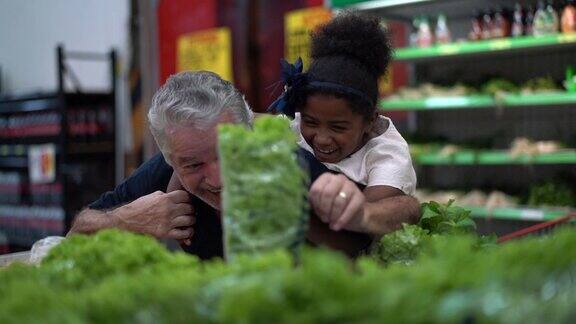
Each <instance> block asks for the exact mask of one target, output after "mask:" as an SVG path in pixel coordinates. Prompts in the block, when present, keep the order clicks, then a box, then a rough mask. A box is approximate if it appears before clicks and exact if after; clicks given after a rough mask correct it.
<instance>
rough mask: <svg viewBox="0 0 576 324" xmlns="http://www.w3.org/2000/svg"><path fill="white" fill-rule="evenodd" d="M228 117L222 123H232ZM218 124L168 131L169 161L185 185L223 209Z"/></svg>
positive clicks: (195, 193)
mask: <svg viewBox="0 0 576 324" xmlns="http://www.w3.org/2000/svg"><path fill="white" fill-rule="evenodd" d="M233 122H234V120H233V118H232V117H231V116H230V115H228V114H226V115H222V116H221V117H220V119H219V120H218V124H219V123H233ZM216 126H217V124H216V125H212V126H211V127H209V128H207V129H195V128H192V127H182V126H180V127H178V126H176V127H169V128H167V129H166V137H167V139H168V143H167V144H168V148H169V150H170V153H169V155H170V160H171V161H172V166H173V168H174V171H175V172H176V174H177V175H178V178H179V179H180V182H181V183H182V186H183V187H184V188H185V189H186V190H187V191H188V192H190V193H192V194H193V195H195V196H197V197H198V198H200V199H202V200H203V201H204V202H206V203H207V204H209V205H210V206H212V207H214V208H216V209H218V210H220V192H221V191H222V182H221V181H220V169H219V168H220V166H219V163H218V152H217V133H216Z"/></svg>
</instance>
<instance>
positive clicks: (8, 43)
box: [0, 0, 129, 94]
mask: <svg viewBox="0 0 576 324" xmlns="http://www.w3.org/2000/svg"><path fill="white" fill-rule="evenodd" d="M128 19H129V1H128V0H0V66H1V67H2V75H3V76H2V78H3V88H4V93H5V94H27V93H31V92H38V91H42V92H47V91H54V90H56V87H57V80H56V79H57V78H56V54H55V53H56V45H57V44H58V43H62V44H64V47H65V49H68V50H75V51H95V52H106V51H108V50H110V49H111V48H112V47H114V48H116V49H117V50H118V52H119V54H120V58H121V63H124V64H126V62H127V60H126V59H127V57H128V56H127V51H128V45H129V20H128ZM71 65H72V67H73V70H74V71H75V72H76V74H77V75H78V78H79V79H80V83H81V84H82V85H83V86H84V87H86V88H87V89H90V90H94V89H105V88H106V87H107V86H108V85H109V82H108V69H107V66H106V65H104V64H102V63H101V64H95V63H90V64H87V63H84V64H71Z"/></svg>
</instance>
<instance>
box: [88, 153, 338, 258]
mask: <svg viewBox="0 0 576 324" xmlns="http://www.w3.org/2000/svg"><path fill="white" fill-rule="evenodd" d="M297 153H298V158H299V159H300V160H301V161H303V162H304V164H305V165H307V167H306V168H307V169H308V172H309V174H310V183H313V182H314V180H316V178H318V177H319V176H320V175H321V174H322V173H324V172H327V171H328V169H327V168H326V167H325V166H324V165H323V164H322V163H320V162H319V161H318V160H316V158H315V157H314V155H313V154H312V153H310V152H308V151H306V150H303V149H299V150H298V152H297ZM172 171H173V170H172V167H171V166H169V165H168V164H167V163H166V161H165V160H164V157H163V156H162V154H156V155H155V156H154V157H152V158H151V159H150V160H148V161H147V162H146V163H144V164H142V165H141V166H140V167H139V168H138V169H137V170H136V171H135V172H134V173H133V174H132V175H131V176H130V177H128V178H127V179H126V180H125V181H124V182H123V183H121V184H120V185H118V186H117V187H116V188H114V190H113V191H109V192H106V193H104V194H103V195H102V196H100V198H99V199H98V200H96V201H95V202H93V203H92V204H90V205H89V206H88V207H89V208H91V209H96V210H103V209H110V208H114V207H117V206H120V205H123V204H127V203H129V202H131V201H133V200H136V199H137V198H139V197H142V196H145V195H148V194H151V193H153V192H155V191H158V190H160V191H166V188H167V187H168V182H169V181H170V177H171V176H172ZM190 198H191V204H192V206H193V207H194V214H195V217H196V223H195V224H194V235H193V236H192V244H191V245H190V246H186V247H184V249H185V250H186V252H188V253H191V254H194V255H197V256H198V257H200V258H201V259H210V258H213V257H222V256H223V246H222V225H221V223H220V217H218V216H217V214H216V210H215V209H214V208H212V207H211V206H209V205H208V204H206V203H205V202H203V201H202V200H200V199H199V198H197V197H196V196H194V195H190Z"/></svg>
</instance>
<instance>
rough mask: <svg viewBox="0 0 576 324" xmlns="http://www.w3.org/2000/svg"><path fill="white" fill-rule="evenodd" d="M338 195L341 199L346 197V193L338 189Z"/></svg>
mask: <svg viewBox="0 0 576 324" xmlns="http://www.w3.org/2000/svg"><path fill="white" fill-rule="evenodd" d="M338 197H340V198H342V199H346V198H348V195H347V194H346V193H345V192H344V191H340V192H339V193H338Z"/></svg>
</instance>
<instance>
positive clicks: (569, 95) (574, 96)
mask: <svg viewBox="0 0 576 324" xmlns="http://www.w3.org/2000/svg"><path fill="white" fill-rule="evenodd" d="M502 104H503V105H504V106H510V107H515V106H552V105H571V104H576V93H573V92H554V93H541V94H535V95H512V94H511V95H506V96H504V97H502Z"/></svg>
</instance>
